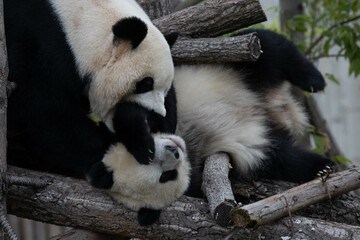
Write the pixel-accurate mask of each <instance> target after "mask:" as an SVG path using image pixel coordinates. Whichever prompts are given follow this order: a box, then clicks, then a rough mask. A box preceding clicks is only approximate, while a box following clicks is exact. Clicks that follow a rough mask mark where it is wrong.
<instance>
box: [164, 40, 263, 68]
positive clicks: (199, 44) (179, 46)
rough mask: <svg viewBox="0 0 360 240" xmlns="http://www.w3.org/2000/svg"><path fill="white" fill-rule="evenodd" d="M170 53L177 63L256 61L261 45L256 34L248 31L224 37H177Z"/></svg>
mask: <svg viewBox="0 0 360 240" xmlns="http://www.w3.org/2000/svg"><path fill="white" fill-rule="evenodd" d="M171 53H172V56H173V60H174V62H175V63H177V64H184V63H221V62H223V63H224V62H239V61H256V60H257V59H258V58H259V56H260V54H261V46H260V40H259V37H258V36H257V34H256V33H250V34H246V35H242V36H237V37H226V38H199V39H179V40H178V41H177V42H176V43H175V45H174V46H173V47H172V48H171Z"/></svg>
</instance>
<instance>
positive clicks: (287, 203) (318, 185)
mask: <svg viewBox="0 0 360 240" xmlns="http://www.w3.org/2000/svg"><path fill="white" fill-rule="evenodd" d="M358 188H360V167H355V168H352V169H349V170H346V171H343V172H339V173H335V174H331V175H330V177H329V178H328V179H327V181H326V182H323V181H322V180H321V179H315V180H313V181H311V182H308V183H305V184H303V185H300V186H298V187H295V188H292V189H290V190H287V191H285V192H283V193H280V194H277V195H275V196H271V197H269V198H266V199H263V200H261V201H258V202H255V203H252V204H248V205H245V206H243V207H236V208H234V209H233V210H232V211H231V218H232V220H233V221H234V223H235V225H237V226H241V227H250V228H252V227H258V226H261V225H264V224H267V223H269V222H272V221H274V220H276V219H279V218H281V217H283V216H286V215H287V214H288V212H289V211H290V212H295V211H297V210H299V209H301V208H304V207H306V206H309V205H311V204H314V203H316V202H319V201H322V200H325V199H327V198H328V197H329V196H331V197H334V196H337V195H340V194H343V193H346V192H349V191H352V190H355V189H358Z"/></svg>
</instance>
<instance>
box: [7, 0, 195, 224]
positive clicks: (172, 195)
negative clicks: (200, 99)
mask: <svg viewBox="0 0 360 240" xmlns="http://www.w3.org/2000/svg"><path fill="white" fill-rule="evenodd" d="M4 19H5V30H6V42H7V50H8V60H9V81H11V82H15V83H16V85H17V89H16V90H15V91H14V92H13V93H12V95H11V96H10V98H9V102H8V131H9V136H8V140H9V146H10V147H9V151H8V152H9V161H10V163H11V164H15V165H18V166H22V167H28V168H33V169H37V170H48V171H54V170H55V171H57V172H61V173H66V174H71V175H75V176H87V178H88V179H89V181H90V182H91V184H92V185H93V186H95V187H99V188H104V189H108V190H110V191H111V194H112V195H113V196H115V198H116V199H117V200H119V201H120V202H123V203H124V204H125V205H127V206H128V207H130V208H132V209H135V210H140V211H139V220H140V224H149V223H152V222H153V221H155V220H156V219H157V217H158V212H159V209H160V208H162V207H164V206H166V205H168V204H169V203H171V202H172V201H174V200H175V199H176V198H177V197H179V196H180V195H181V194H182V193H183V192H184V191H185V189H186V187H187V185H188V184H187V183H188V173H189V167H188V164H187V160H186V154H185V147H184V144H183V143H182V141H181V139H180V138H179V137H176V136H173V135H153V133H154V132H155V130H156V132H163V133H165V132H166V133H174V131H175V126H176V121H173V119H175V120H176V111H175V110H174V109H176V107H172V106H173V103H174V102H175V100H174V99H173V98H174V95H171V94H168V93H171V92H173V91H174V90H173V88H172V81H173V75H174V66H173V61H172V57H171V53H170V46H169V45H171V44H172V43H173V37H171V35H170V36H163V35H162V34H161V33H160V31H159V30H158V29H157V28H156V27H155V26H154V25H153V24H152V23H151V21H150V19H149V18H148V16H147V15H146V14H145V12H144V11H143V10H142V9H141V7H140V6H139V5H138V4H137V3H136V1H135V0H107V1H103V0H76V1H73V0H32V1H28V0H5V1H4ZM167 95H168V96H167ZM89 114H95V115H97V116H98V117H99V118H100V120H101V121H102V122H103V123H105V124H100V125H98V124H97V123H96V122H94V121H92V120H91V119H90V117H89ZM157 120H161V121H157ZM158 122H159V123H158ZM12 146H15V149H16V151H14V149H13V148H12ZM19 150H20V152H21V154H20V155H21V156H19ZM129 175H131V178H130V177H128V178H126V177H125V176H129ZM127 179H128V181H127ZM130 179H131V181H130ZM144 189H147V191H144ZM120 196H121V197H120ZM155 199H156V201H155Z"/></svg>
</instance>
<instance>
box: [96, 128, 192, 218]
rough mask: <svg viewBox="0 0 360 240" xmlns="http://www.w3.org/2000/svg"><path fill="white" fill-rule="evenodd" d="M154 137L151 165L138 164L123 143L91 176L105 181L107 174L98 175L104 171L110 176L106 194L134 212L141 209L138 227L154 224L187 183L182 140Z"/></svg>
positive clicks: (170, 137) (115, 147)
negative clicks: (163, 209) (161, 210)
mask: <svg viewBox="0 0 360 240" xmlns="http://www.w3.org/2000/svg"><path fill="white" fill-rule="evenodd" d="M153 137H154V141H155V152H154V159H153V161H152V162H151V163H150V164H148V165H143V164H140V163H139V162H138V161H137V160H136V159H135V158H134V156H133V155H132V154H131V153H130V152H129V151H128V150H127V148H126V147H125V146H124V144H122V143H117V144H115V145H112V146H111V147H110V149H109V150H108V152H107V153H106V155H105V156H104V159H103V160H102V161H101V162H102V163H103V165H104V166H101V167H98V168H99V171H98V172H99V174H92V176H97V175H100V176H102V177H101V178H100V179H102V178H103V177H104V178H106V176H107V175H106V174H101V169H102V168H103V169H105V170H106V171H103V172H106V173H109V174H111V175H112V180H113V184H112V186H111V187H110V188H109V189H108V190H109V194H110V195H111V196H112V197H113V198H114V199H115V200H117V201H118V202H120V203H123V204H124V205H125V206H127V207H128V208H131V209H133V210H136V211H138V210H140V209H143V210H142V211H140V212H139V221H141V224H148V223H149V224H150V223H152V222H153V221H155V220H156V219H157V218H158V215H159V214H160V209H162V208H164V207H166V206H168V205H170V204H171V203H172V202H174V201H175V200H176V199H177V198H179V197H180V196H181V195H182V194H183V193H184V192H185V191H186V189H187V187H188V185H189V181H190V179H189V175H190V165H189V163H188V161H187V156H186V149H185V143H184V141H183V140H182V139H181V138H180V137H178V136H174V135H167V134H155V135H153ZM97 179H98V178H97ZM94 186H96V185H94ZM106 186H109V185H106ZM144 209H145V210H144ZM150 210H151V211H150ZM157 211H158V212H157ZM155 218H156V219H155ZM154 219H155V220H154Z"/></svg>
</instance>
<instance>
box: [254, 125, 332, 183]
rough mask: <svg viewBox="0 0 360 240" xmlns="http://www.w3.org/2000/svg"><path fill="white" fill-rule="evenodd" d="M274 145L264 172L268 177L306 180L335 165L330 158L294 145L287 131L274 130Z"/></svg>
mask: <svg viewBox="0 0 360 240" xmlns="http://www.w3.org/2000/svg"><path fill="white" fill-rule="evenodd" d="M271 137H272V146H271V149H270V151H269V152H268V162H267V163H266V164H265V167H264V169H263V174H260V175H262V176H264V177H267V178H273V179H280V180H286V181H291V182H306V181H309V180H312V179H314V178H315V177H316V174H317V173H318V172H319V171H321V170H323V169H326V167H327V166H329V167H333V166H334V162H333V161H331V160H330V159H328V158H326V157H324V156H322V155H319V154H316V153H312V152H310V151H307V150H305V149H302V148H300V147H298V146H294V144H293V140H291V138H290V137H289V135H288V132H287V131H283V130H274V131H273V132H272V134H271Z"/></svg>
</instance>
